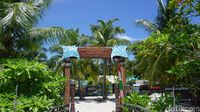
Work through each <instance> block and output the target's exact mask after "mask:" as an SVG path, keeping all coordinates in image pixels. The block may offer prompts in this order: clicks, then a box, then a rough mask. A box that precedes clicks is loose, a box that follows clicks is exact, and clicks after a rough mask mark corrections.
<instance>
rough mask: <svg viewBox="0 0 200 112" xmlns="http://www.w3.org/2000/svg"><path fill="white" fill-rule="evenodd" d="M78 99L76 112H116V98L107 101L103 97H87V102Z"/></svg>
mask: <svg viewBox="0 0 200 112" xmlns="http://www.w3.org/2000/svg"><path fill="white" fill-rule="evenodd" d="M75 99H76V103H75V109H76V112H114V110H115V98H114V96H109V97H108V99H107V100H103V99H102V97H101V96H97V97H86V98H85V100H82V101H80V100H78V98H75Z"/></svg>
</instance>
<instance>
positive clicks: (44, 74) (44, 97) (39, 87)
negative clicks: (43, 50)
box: [0, 59, 65, 112]
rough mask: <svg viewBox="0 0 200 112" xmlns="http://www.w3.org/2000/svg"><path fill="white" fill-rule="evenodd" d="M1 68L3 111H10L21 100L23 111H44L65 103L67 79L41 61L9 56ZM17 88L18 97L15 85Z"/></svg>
mask: <svg viewBox="0 0 200 112" xmlns="http://www.w3.org/2000/svg"><path fill="white" fill-rule="evenodd" d="M3 68H4V69H3V70H1V71H0V93H1V95H0V110H1V112H8V111H9V112H10V111H11V110H13V109H14V105H13V102H14V101H17V103H16V105H17V108H16V109H17V111H19V112H27V111H29V112H37V111H38V112H43V111H47V110H48V109H49V108H50V107H51V106H53V105H61V104H62V103H63V98H62V96H61V94H62V91H63V89H64V82H65V78H64V77H62V76H61V75H60V74H53V73H52V72H51V71H49V70H48V68H47V66H46V65H44V64H42V63H39V62H37V61H28V60H25V59H7V60H4V61H3ZM16 85H18V89H17V95H18V96H17V100H15V99H14V98H15V97H16V96H15V94H16V93H15V88H16Z"/></svg>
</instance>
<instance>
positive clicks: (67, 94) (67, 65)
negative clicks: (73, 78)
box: [64, 59, 71, 109]
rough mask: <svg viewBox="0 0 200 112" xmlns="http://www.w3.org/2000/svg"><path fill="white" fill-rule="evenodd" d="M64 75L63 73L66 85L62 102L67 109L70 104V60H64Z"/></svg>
mask: <svg viewBox="0 0 200 112" xmlns="http://www.w3.org/2000/svg"><path fill="white" fill-rule="evenodd" d="M64 73H65V77H66V78H67V79H66V83H65V97H64V101H65V105H66V107H67V108H69V103H70V75H71V72H70V59H68V60H65V68H64ZM67 108H66V109H67Z"/></svg>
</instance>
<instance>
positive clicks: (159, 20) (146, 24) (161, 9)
mask: <svg viewBox="0 0 200 112" xmlns="http://www.w3.org/2000/svg"><path fill="white" fill-rule="evenodd" d="M157 3H158V16H157V17H156V22H155V23H152V22H150V21H148V20H146V19H138V20H136V24H137V25H139V26H142V27H143V28H145V29H146V30H147V31H149V32H162V31H163V29H164V28H165V27H167V23H168V22H169V20H170V19H173V18H174V17H175V16H176V15H175V11H176V10H175V8H168V7H169V0H167V4H166V5H165V4H164V2H163V0H157Z"/></svg>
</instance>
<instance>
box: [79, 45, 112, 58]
mask: <svg viewBox="0 0 200 112" xmlns="http://www.w3.org/2000/svg"><path fill="white" fill-rule="evenodd" d="M78 52H79V55H80V57H81V58H110V57H111V52H112V48H107V47H83V48H78Z"/></svg>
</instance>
